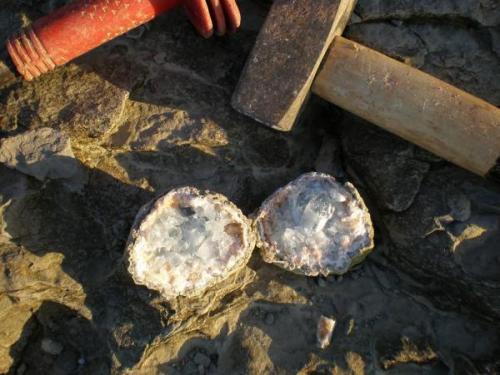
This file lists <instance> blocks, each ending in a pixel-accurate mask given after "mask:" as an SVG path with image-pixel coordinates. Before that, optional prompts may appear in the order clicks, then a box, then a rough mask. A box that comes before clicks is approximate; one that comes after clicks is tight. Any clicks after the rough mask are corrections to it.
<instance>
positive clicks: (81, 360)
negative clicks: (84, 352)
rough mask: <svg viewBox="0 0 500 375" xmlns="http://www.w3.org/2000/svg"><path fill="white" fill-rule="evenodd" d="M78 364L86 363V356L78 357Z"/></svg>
mask: <svg viewBox="0 0 500 375" xmlns="http://www.w3.org/2000/svg"><path fill="white" fill-rule="evenodd" d="M78 364H79V365H80V366H83V365H84V364H85V358H83V357H80V358H78Z"/></svg>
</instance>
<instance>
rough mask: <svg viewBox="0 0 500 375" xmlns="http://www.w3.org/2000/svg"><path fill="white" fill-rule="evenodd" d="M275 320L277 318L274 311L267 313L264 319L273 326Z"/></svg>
mask: <svg viewBox="0 0 500 375" xmlns="http://www.w3.org/2000/svg"><path fill="white" fill-rule="evenodd" d="M274 320H275V319H274V314H273V313H267V314H266V317H265V319H264V322H265V323H266V324H267V325H269V326H271V325H273V324H274Z"/></svg>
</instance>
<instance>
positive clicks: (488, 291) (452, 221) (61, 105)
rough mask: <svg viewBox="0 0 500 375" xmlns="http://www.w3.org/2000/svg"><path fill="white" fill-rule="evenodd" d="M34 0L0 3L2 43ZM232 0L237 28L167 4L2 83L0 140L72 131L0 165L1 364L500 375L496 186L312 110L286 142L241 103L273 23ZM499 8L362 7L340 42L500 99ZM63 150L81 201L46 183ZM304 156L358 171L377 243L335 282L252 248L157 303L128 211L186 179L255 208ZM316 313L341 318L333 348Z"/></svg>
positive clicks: (50, 368)
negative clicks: (135, 273) (133, 244)
mask: <svg viewBox="0 0 500 375" xmlns="http://www.w3.org/2000/svg"><path fill="white" fill-rule="evenodd" d="M42 3H43V4H41V5H40V4H39V2H36V4H35V2H30V1H24V2H14V1H6V4H5V6H4V7H3V8H2V10H0V36H2V37H3V38H4V39H5V37H6V35H7V34H9V33H10V32H11V31H12V29H13V28H16V27H18V26H20V25H22V24H26V23H27V21H28V19H29V18H34V17H37V16H39V15H40V14H41V13H42V11H40V9H39V7H40V6H45V7H48V8H47V9H50V8H51V7H52V6H53V5H54V4H56V3H55V2H52V1H43V2H42ZM241 5H242V7H243V9H244V10H245V15H246V17H247V18H245V21H244V22H245V23H244V24H243V28H242V30H240V31H239V32H238V33H237V34H235V35H232V36H230V37H228V38H214V39H211V40H203V39H201V38H199V37H198V36H197V35H196V34H195V33H194V32H193V30H192V29H191V26H190V25H189V23H188V21H187V20H185V18H184V15H183V14H182V12H174V13H171V14H168V15H165V16H162V17H160V18H159V19H157V20H155V21H154V22H152V23H151V24H150V25H149V26H148V27H144V28H141V32H140V33H137V34H134V35H133V37H130V36H129V37H127V36H124V37H122V38H119V39H118V40H116V41H114V42H112V43H110V44H109V45H107V46H105V47H103V48H100V49H98V50H96V51H94V52H92V53H91V54H89V55H88V56H85V57H83V58H80V59H78V60H77V61H75V62H74V63H72V64H70V65H68V66H66V67H62V68H59V69H57V70H56V71H54V72H52V73H50V74H49V75H46V76H45V77H43V78H41V79H39V80H36V81H34V82H31V83H27V82H23V83H17V84H16V85H14V86H12V87H10V88H8V89H5V90H3V91H1V92H0V113H1V115H0V137H1V138H2V144H4V142H7V144H15V143H16V140H19V139H23V138H22V137H25V136H26V135H29V134H38V133H37V132H47V134H49V133H50V134H61V133H60V132H62V133H64V134H65V136H57V137H56V138H57V140H56V142H55V143H53V142H48V143H46V144H45V143H44V144H43V145H40V147H38V146H37V147H36V150H39V151H42V150H47V148H46V147H48V150H52V151H50V152H49V153H43V152H39V156H37V159H38V160H42V161H43V162H44V163H48V164H46V165H48V167H47V169H43V173H41V172H40V170H35V171H36V173H35V172H33V169H32V167H33V166H32V165H31V164H29V163H27V164H26V165H23V167H21V163H20V160H19V159H18V158H17V156H14V157H13V159H11V160H12V162H8V163H10V167H14V168H13V169H12V168H9V167H6V166H5V165H4V164H1V165H0V268H1V269H0V372H7V371H10V372H11V373H19V374H22V373H24V374H33V373H50V374H55V373H74V372H77V371H80V372H83V373H85V372H86V373H92V374H101V373H106V374H107V373H116V374H119V373H125V372H126V371H129V372H133V373H134V372H135V373H148V374H149V373H151V374H155V373H168V374H170V373H172V374H190V373H198V374H199V373H208V374H215V373H221V374H227V373H239V372H241V373H251V374H260V373H273V372H277V373H279V372H281V373H298V372H299V371H303V372H314V371H316V372H318V373H322V372H328V373H337V374H342V373H347V372H349V373H355V374H363V373H374V372H382V371H385V372H387V373H389V374H400V373H403V372H408V373H412V372H413V373H414V372H420V373H448V372H450V373H494V372H495V371H497V372H498V368H499V366H500V363H499V362H498V358H500V354H499V351H498V348H499V347H500V344H499V340H500V332H499V328H498V323H497V321H498V317H499V313H500V301H499V300H498V298H497V296H498V295H499V294H498V290H499V286H500V280H498V274H499V272H498V271H499V269H500V265H499V263H498V259H497V258H498V255H497V254H496V249H497V247H498V246H496V244H497V242H498V235H499V233H500V232H499V225H500V224H499V221H498V218H499V216H500V213H499V211H498V207H499V200H498V197H499V193H498V188H497V187H495V186H493V185H488V184H487V183H486V182H484V181H482V180H481V179H479V178H476V177H474V176H472V175H470V174H467V173H466V172H463V171H461V170H459V169H458V168H456V167H453V166H451V165H449V164H448V163H446V162H444V161H442V160H440V159H438V158H436V157H434V156H433V155H430V154H428V153H426V152H424V151H422V150H420V149H418V148H416V147H414V146H412V145H409V144H408V143H406V142H404V141H401V140H399V139H397V138H395V137H393V136H391V135H388V134H387V133H384V132H382V131H379V130H376V129H375V128H374V127H373V126H372V125H369V124H366V123H364V122H361V121H359V120H358V119H354V118H353V117H352V116H349V115H348V114H345V113H343V112H342V111H340V110H339V109H337V108H335V107H334V106H331V105H327V104H325V103H321V102H320V101H319V100H313V101H312V102H311V103H310V106H309V107H308V108H307V109H306V111H305V113H304V117H303V121H302V122H301V124H299V125H298V126H297V127H296V128H295V129H294V131H293V132H292V133H289V134H288V133H278V132H275V131H273V130H270V129H267V128H264V127H262V126H259V125H258V124H256V123H254V122H253V121H251V120H249V119H247V118H245V117H244V116H241V115H239V114H238V113H236V112H234V111H233V110H232V109H231V107H230V105H229V99H230V95H231V93H232V91H233V88H234V86H235V84H236V82H237V79H238V75H239V72H240V70H241V68H242V66H243V64H244V61H245V58H246V56H247V54H248V52H249V50H250V48H251V46H252V43H253V40H254V38H255V35H256V34H255V30H257V29H258V25H259V24H260V22H262V15H263V13H264V11H263V10H262V9H263V8H259V7H258V6H257V5H256V4H255V3H254V2H251V1H248V0H245V1H243V0H242V1H241ZM495 6H496V3H495V2H491V1H490V2H488V1H480V2H475V1H467V0H461V1H441V2H435V1H417V0H415V1H397V0H391V1H384V2H373V1H360V2H359V5H358V8H357V10H356V12H357V17H354V18H353V20H352V22H351V25H350V26H349V30H348V31H347V35H348V36H349V37H352V38H354V39H356V40H358V41H360V42H362V43H364V44H367V45H369V46H372V47H374V48H377V49H380V50H381V51H383V52H386V53H388V54H390V55H391V56H394V57H396V58H399V59H401V60H404V61H406V62H407V63H410V64H412V65H415V66H418V67H420V68H422V69H423V70H425V71H428V72H430V73H432V74H435V75H437V76H439V77H440V78H442V79H445V80H448V81H450V82H452V83H454V84H456V85H459V86H460V87H462V88H464V89H466V90H468V91H471V92H473V93H475V94H477V95H480V96H482V97H484V98H485V99H487V100H489V101H491V102H492V103H495V104H498V103H500V97H499V96H498V95H499V94H498V93H499V92H500V87H498V84H499V81H498V80H495V78H496V77H497V76H498V75H499V71H498V69H499V68H498V67H499V66H500V64H499V63H498V56H499V52H498V51H499V50H500V47H499V41H500V38H498V35H497V34H498V32H497V30H496V29H497V26H498V20H497V14H498V11H496V9H497V8H495ZM44 128H50V129H52V130H50V131H48V130H43V129H44ZM49 138H52V137H49ZM58 142H59V143H58ZM69 142H71V149H72V155H70V154H69V149H68V148H67V147H68V144H69ZM35 145H36V143H34V142H29V145H26V147H28V146H29V147H31V149H33V147H34V146H35ZM51 145H52V146H51ZM54 145H58V146H57V147H55V146H54ZM18 146H19V143H18ZM42 146H43V147H42ZM24 147H25V146H23V147H16V148H15V149H16V153H15V154H12V155H23V153H24V151H23V152H21V151H22V150H26V148H24ZM52 147H55V148H52ZM2 151H3V149H2ZM61 152H63V153H64V154H65V155H66V156H67V157H69V158H70V159H71V160H73V161H76V162H77V164H78V168H79V169H81V170H82V171H83V174H84V175H86V176H88V178H86V179H85V180H84V182H83V184H82V185H81V189H80V191H79V192H75V191H72V190H71V189H70V186H68V185H67V184H66V182H65V181H66V180H67V178H66V177H64V178H56V177H62V176H66V172H67V168H66V164H64V165H63V168H60V167H61V165H60V164H58V163H55V164H54V163H53V161H52V160H54V159H53V158H54V157H55V156H56V155H58V153H61ZM73 156H74V158H73ZM72 163H73V162H72ZM71 165H72V166H73V165H74V164H71ZM71 168H72V167H71ZM71 168H70V170H71ZM315 168H317V169H318V170H320V171H322V172H328V173H332V174H334V175H336V176H337V177H339V178H346V179H348V180H353V182H354V183H355V184H356V186H358V187H360V189H359V190H360V193H361V195H362V196H363V198H364V200H365V202H366V203H367V205H368V206H369V208H370V210H371V213H372V219H373V222H374V225H375V230H376V233H375V242H376V244H375V245H376V247H375V250H374V252H373V254H371V255H370V256H369V257H368V258H367V260H366V261H365V263H363V265H362V266H361V267H359V268H357V269H355V270H353V271H352V272H351V273H349V274H347V275H345V276H343V277H342V278H340V277H338V278H336V277H328V278H320V279H313V278H305V277H301V276H297V275H293V274H291V273H287V272H286V271H282V270H279V269H278V268H276V267H274V266H272V265H267V264H265V263H264V262H262V261H261V259H260V257H259V256H258V254H254V256H253V257H252V259H251V261H250V263H249V265H248V266H247V267H244V268H243V269H242V270H240V272H238V273H236V274H235V275H233V276H231V278H230V279H228V280H227V281H226V282H225V283H223V285H219V286H217V287H214V288H212V289H210V290H208V291H207V292H206V293H205V294H204V295H202V296H200V297H198V298H194V299H193V298H191V299H188V298H178V299H175V300H171V301H167V300H165V299H163V298H161V297H160V296H159V294H157V293H154V292H151V291H149V290H147V289H145V288H143V287H139V286H136V285H135V284H134V283H133V281H132V280H131V279H130V277H129V276H128V274H127V272H126V270H125V269H124V267H123V264H122V256H123V250H124V247H125V243H126V240H127V236H128V233H129V230H130V226H131V225H132V222H133V218H134V217H135V215H136V213H137V211H138V209H139V207H141V206H142V205H143V204H145V203H146V202H148V201H150V200H151V199H153V198H154V197H155V196H158V195H160V194H162V193H163V192H165V191H167V190H170V189H171V188H173V187H177V186H180V185H190V186H196V187H197V188H200V189H210V190H213V191H216V192H219V193H222V194H224V195H226V196H227V197H228V198H229V199H231V201H233V202H235V203H236V204H237V205H238V206H239V207H240V208H242V210H243V211H244V213H245V214H251V213H252V212H253V211H254V210H255V209H256V208H257V207H258V206H259V205H260V204H261V203H262V201H263V200H264V199H265V197H267V196H269V194H271V193H272V192H273V191H275V190H276V189H277V188H278V187H280V186H283V185H285V184H286V183H288V182H290V181H291V180H293V179H294V178H295V177H297V176H299V175H300V174H302V173H303V172H307V171H311V170H314V169H315ZM34 176H35V177H34ZM54 176H55V177H54ZM36 177H39V179H37V178H36ZM41 180H43V181H41ZM322 315H324V316H328V317H332V318H334V319H335V320H336V321H337V326H336V328H335V331H334V333H333V337H332V343H331V345H330V346H329V347H328V348H327V349H325V350H324V351H321V350H320V349H319V348H317V347H316V338H315V332H316V325H317V321H318V319H319V317H320V316H322ZM495 320H496V322H495Z"/></svg>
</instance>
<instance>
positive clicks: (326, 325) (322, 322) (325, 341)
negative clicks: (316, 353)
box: [316, 315, 336, 349]
mask: <svg viewBox="0 0 500 375" xmlns="http://www.w3.org/2000/svg"><path fill="white" fill-rule="evenodd" d="M335 324H336V321H335V320H334V319H331V318H327V317H326V316H323V315H321V317H320V318H319V321H318V328H317V331H316V338H317V339H318V346H319V347H320V348H321V349H325V348H326V347H327V346H329V345H330V343H331V341H332V334H333V330H334V329H335Z"/></svg>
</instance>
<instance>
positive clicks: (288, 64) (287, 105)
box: [232, 0, 356, 131]
mask: <svg viewBox="0 0 500 375" xmlns="http://www.w3.org/2000/svg"><path fill="white" fill-rule="evenodd" d="M355 3H356V0H275V1H274V4H273V6H272V8H271V10H270V11H269V15H268V16H267V19H266V22H265V23H264V25H263V27H262V30H261V31H260V34H259V37H258V38H257V42H256V43H255V46H254V48H253V50H252V52H251V53H250V56H249V58H248V60H247V63H246V66H245V68H244V69H243V73H242V76H241V78H240V81H239V83H238V86H237V88H236V91H235V93H234V94H233V98H232V105H233V107H234V108H235V109H236V110H237V111H239V112H241V113H244V114H246V115H247V116H250V117H252V118H253V119H255V120H257V121H259V122H261V123H263V124H265V125H267V126H270V127H272V128H275V129H278V130H282V131H288V130H290V129H291V128H292V127H293V125H294V123H295V120H296V118H297V116H298V115H299V113H300V110H301V108H302V106H303V104H304V102H305V100H306V99H307V97H308V95H309V90H310V88H311V85H312V82H313V80H314V77H315V75H316V72H317V70H318V68H319V66H320V64H321V61H322V60H323V57H324V56H325V54H326V52H327V50H328V47H329V46H330V44H331V42H332V41H333V38H334V37H335V35H339V34H341V33H342V32H343V31H344V28H345V26H346V25H347V22H348V20H349V18H350V16H351V14H352V11H353V9H354V5H355Z"/></svg>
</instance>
